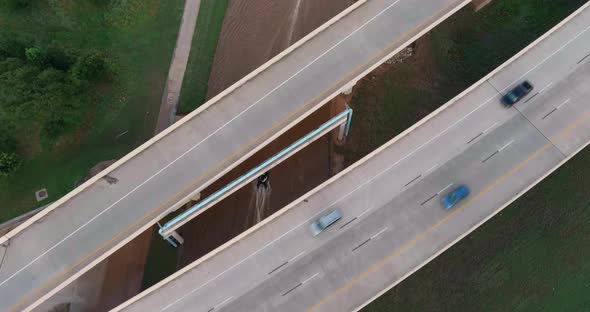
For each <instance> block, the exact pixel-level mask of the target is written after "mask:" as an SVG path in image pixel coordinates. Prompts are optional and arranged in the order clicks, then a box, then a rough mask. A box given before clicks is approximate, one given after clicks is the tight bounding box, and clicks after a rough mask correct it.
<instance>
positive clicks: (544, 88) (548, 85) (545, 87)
mask: <svg viewBox="0 0 590 312" xmlns="http://www.w3.org/2000/svg"><path fill="white" fill-rule="evenodd" d="M552 84H553V82H550V83H549V84H547V85H546V86H544V87H543V89H541V90H540V91H539V93H543V91H545V90H546V89H547V88H549V87H550V86H551V85H552Z"/></svg>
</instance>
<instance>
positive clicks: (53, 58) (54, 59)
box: [47, 47, 76, 71]
mask: <svg viewBox="0 0 590 312" xmlns="http://www.w3.org/2000/svg"><path fill="white" fill-rule="evenodd" d="M75 62H76V58H75V57H74V56H73V55H72V54H71V53H70V52H69V51H66V50H63V49H60V48H56V47H50V48H48V49H47V63H48V64H49V65H51V66H52V67H53V68H55V69H59V70H63V71H68V70H70V68H71V67H72V65H74V63H75Z"/></svg>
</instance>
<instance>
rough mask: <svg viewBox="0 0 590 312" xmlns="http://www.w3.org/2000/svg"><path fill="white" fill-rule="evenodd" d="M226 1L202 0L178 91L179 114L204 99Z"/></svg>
mask: <svg viewBox="0 0 590 312" xmlns="http://www.w3.org/2000/svg"><path fill="white" fill-rule="evenodd" d="M227 2H228V0H201V7H200V9H199V17H198V19H197V26H196V28H195V34H194V35H193V41H192V47H191V53H190V56H189V60H188V65H187V68H186V73H185V76H184V80H183V82H182V89H181V92H180V105H179V108H178V112H179V113H181V114H184V113H190V112H191V111H193V110H194V109H196V108H197V107H199V106H200V105H201V104H203V103H205V101H206V96H207V84H208V82H209V73H210V72H211V66H212V65H213V58H214V57H215V50H216V48H217V41H218V40H219V34H220V32H221V26H222V24H223V17H224V16H225V11H226V10H227Z"/></svg>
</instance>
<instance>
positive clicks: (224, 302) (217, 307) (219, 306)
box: [209, 296, 234, 312]
mask: <svg viewBox="0 0 590 312" xmlns="http://www.w3.org/2000/svg"><path fill="white" fill-rule="evenodd" d="M233 298H234V296H231V297H229V298H227V299H225V300H223V301H222V302H220V303H219V304H218V305H216V306H214V307H213V308H211V309H210V310H209V312H210V311H213V310H215V309H219V308H221V307H222V306H223V305H224V304H226V303H227V302H228V301H230V300H232V299H233Z"/></svg>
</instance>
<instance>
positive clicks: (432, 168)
mask: <svg viewBox="0 0 590 312" xmlns="http://www.w3.org/2000/svg"><path fill="white" fill-rule="evenodd" d="M436 167H438V164H435V165H434V166H432V167H430V169H428V170H426V172H424V173H425V174H426V173H429V172H431V171H432V170H434V169H435V168H436Z"/></svg>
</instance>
